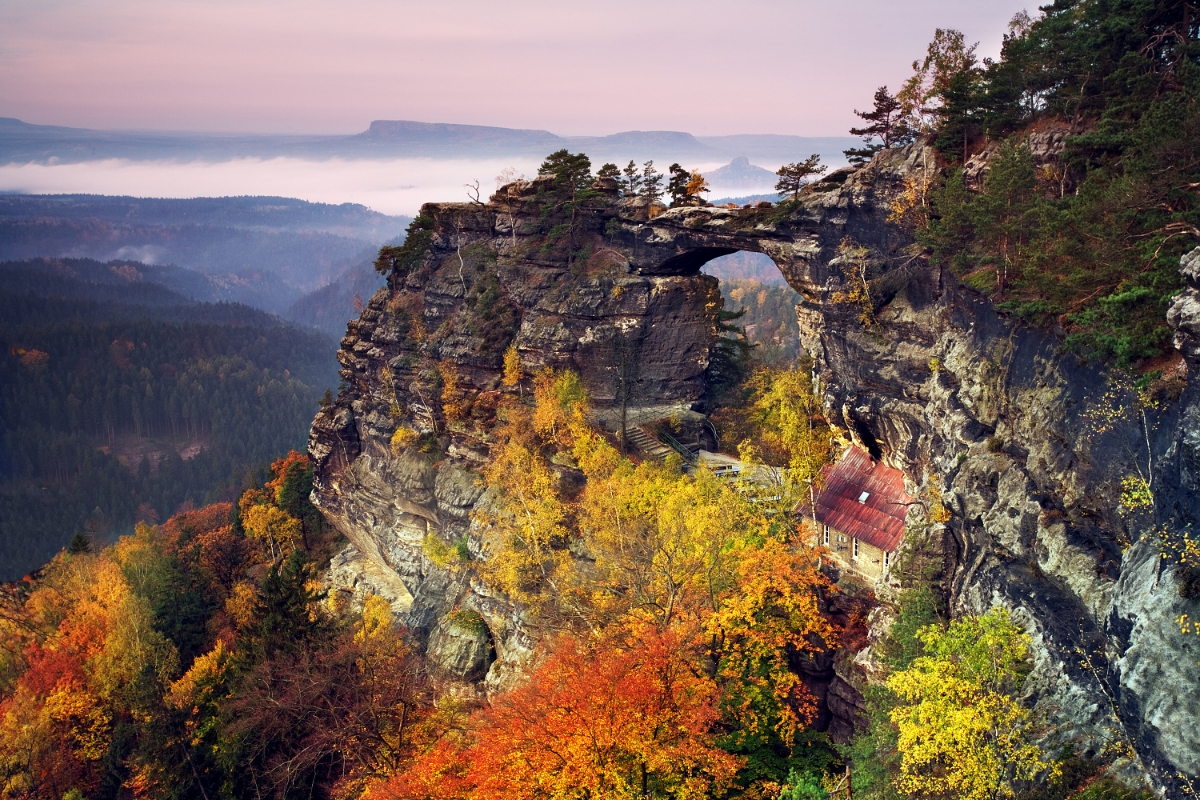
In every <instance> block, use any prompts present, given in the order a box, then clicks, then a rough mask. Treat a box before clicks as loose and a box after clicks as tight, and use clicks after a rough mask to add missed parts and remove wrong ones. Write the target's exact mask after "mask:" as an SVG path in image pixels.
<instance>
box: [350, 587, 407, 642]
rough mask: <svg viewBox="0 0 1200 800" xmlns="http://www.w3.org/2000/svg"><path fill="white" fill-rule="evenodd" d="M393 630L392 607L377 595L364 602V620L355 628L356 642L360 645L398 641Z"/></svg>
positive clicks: (370, 596) (368, 596) (368, 597)
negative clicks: (391, 640)
mask: <svg viewBox="0 0 1200 800" xmlns="http://www.w3.org/2000/svg"><path fill="white" fill-rule="evenodd" d="M397 638H398V637H397V636H396V632H395V630H393V628H392V606H391V604H390V603H388V601H387V600H384V599H383V598H382V597H380V596H379V595H377V594H369V595H367V597H366V599H364V600H363V609H362V618H361V619H360V620H359V622H358V625H357V626H355V631H354V641H356V642H358V643H359V644H369V643H372V642H382V641H384V640H390V639H397Z"/></svg>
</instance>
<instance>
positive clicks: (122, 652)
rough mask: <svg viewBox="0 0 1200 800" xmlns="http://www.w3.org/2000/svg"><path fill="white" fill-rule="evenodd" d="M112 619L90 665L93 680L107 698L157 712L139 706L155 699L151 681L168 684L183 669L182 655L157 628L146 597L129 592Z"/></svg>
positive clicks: (135, 710)
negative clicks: (149, 690)
mask: <svg viewBox="0 0 1200 800" xmlns="http://www.w3.org/2000/svg"><path fill="white" fill-rule="evenodd" d="M110 619H111V628H110V629H109V631H108V636H107V637H105V640H104V647H103V649H102V650H101V651H100V653H99V654H98V655H97V656H96V657H95V658H93V659H92V661H91V664H90V666H91V669H92V676H93V680H94V681H95V683H96V685H97V688H98V689H99V691H100V694H101V696H103V697H105V698H106V699H108V700H110V701H111V700H114V699H117V698H119V699H120V700H121V705H124V706H126V707H129V708H130V709H131V710H132V711H134V712H135V713H136V712H144V713H147V714H150V713H153V710H152V707H151V708H148V709H141V708H139V706H141V705H142V704H143V703H146V702H152V701H151V699H150V698H149V697H147V696H146V694H145V689H146V688H149V687H147V682H150V684H151V685H155V684H157V685H158V686H162V687H165V686H167V685H168V684H169V683H170V681H171V680H173V679H174V677H175V675H176V673H177V672H178V671H179V654H178V653H177V652H176V650H175V646H174V645H173V644H171V640H170V639H168V638H167V637H165V636H163V635H162V634H161V633H159V632H158V631H157V630H155V628H154V614H153V612H152V611H151V610H150V604H149V602H147V601H146V599H145V598H144V597H139V596H137V595H135V594H133V593H132V592H126V593H125V596H124V597H123V598H122V599H121V601H120V603H119V604H117V605H116V607H115V608H114V609H113V614H112V616H111V618H110ZM156 693H157V692H156ZM147 718H148V717H147Z"/></svg>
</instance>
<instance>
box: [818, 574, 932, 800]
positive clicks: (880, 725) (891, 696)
mask: <svg viewBox="0 0 1200 800" xmlns="http://www.w3.org/2000/svg"><path fill="white" fill-rule="evenodd" d="M938 621H939V616H938V612H937V603H936V600H935V598H934V596H933V592H932V591H931V590H930V588H929V587H928V586H926V585H921V586H918V587H916V588H913V589H908V590H906V591H904V592H901V594H900V596H899V597H898V598H897V600H896V619H895V621H894V622H892V625H891V627H890V628H889V629H888V633H887V635H886V636H885V637H883V638H882V639H881V640H880V641H879V642H878V643H877V644H876V645H875V648H874V651H875V652H876V653H877V654H878V657H879V661H880V663H882V664H883V665H884V666H886V667H887V668H888V669H889V670H890V671H899V670H905V669H908V668H909V666H911V665H912V663H913V661H915V660H916V659H917V658H919V657H920V656H922V655H924V652H925V651H924V644H923V642H922V640H921V639H920V638H919V637H918V636H917V633H918V631H920V630H922V629H925V628H927V627H928V626H930V625H934V624H936V623H937V622H938ZM863 696H864V699H865V700H866V706H867V707H866V714H865V717H866V726H865V727H864V728H863V730H862V731H861V732H860V733H858V734H856V735H855V736H854V737H853V738H852V739H851V740H850V743H849V744H848V745H846V746H844V747H843V748H841V753H842V755H843V756H844V757H845V758H846V759H847V760H849V761H850V762H851V764H852V772H851V776H852V777H851V784H852V786H853V788H854V796H855V797H861V798H865V799H866V800H894V799H896V798H899V797H900V795H899V794H898V793H897V792H896V790H895V789H894V788H893V787H892V778H893V777H894V776H895V775H896V774H897V773H898V772H899V769H900V753H899V737H898V732H897V730H896V727H895V725H893V724H892V720H891V712H892V710H893V709H894V708H895V707H896V705H897V702H898V698H897V696H896V695H895V693H893V692H892V691H891V690H890V689H888V688H887V686H882V685H872V686H868V687H867V690H866V691H865V692H864V694H863Z"/></svg>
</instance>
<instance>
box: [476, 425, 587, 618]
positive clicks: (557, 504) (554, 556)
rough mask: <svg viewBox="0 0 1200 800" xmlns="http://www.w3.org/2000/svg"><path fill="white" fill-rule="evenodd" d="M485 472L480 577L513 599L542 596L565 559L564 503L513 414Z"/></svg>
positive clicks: (536, 599)
mask: <svg viewBox="0 0 1200 800" xmlns="http://www.w3.org/2000/svg"><path fill="white" fill-rule="evenodd" d="M502 435H503V436H504V437H505V440H504V442H503V443H502V444H500V445H498V446H496V447H495V448H493V452H492V460H491V462H490V463H489V464H488V467H487V469H486V470H485V471H484V477H485V479H486V481H487V485H488V488H489V489H490V490H492V492H494V500H493V502H492V503H491V507H490V508H487V509H486V510H480V511H478V512H476V520H477V521H478V522H479V523H481V524H482V525H483V526H484V527H485V528H486V533H485V536H484V548H485V550H486V551H487V553H488V558H487V560H486V561H485V562H484V565H483V567H482V572H483V575H484V578H485V580H487V581H488V582H489V583H490V584H491V585H493V586H495V587H497V588H499V589H500V590H501V591H503V592H505V593H506V594H508V595H509V596H510V597H512V598H513V599H515V600H519V601H522V602H528V603H537V602H540V601H542V600H543V599H545V598H546V592H547V590H548V589H550V588H551V587H552V586H553V583H554V579H555V575H556V573H557V572H558V570H559V569H560V567H561V565H562V564H564V563H565V562H566V561H567V560H568V555H567V553H566V551H565V550H564V549H562V548H564V547H565V545H566V541H567V528H566V507H565V505H564V504H563V502H562V500H561V499H560V498H559V496H558V476H557V475H556V474H555V473H554V471H553V470H551V469H550V465H549V464H548V463H547V462H546V460H545V459H544V458H543V457H542V456H541V454H540V453H539V452H538V447H537V441H536V439H535V438H534V437H533V435H532V431H530V430H529V422H528V420H526V419H525V418H524V416H523V415H520V414H518V415H517V416H516V417H515V418H514V419H513V420H512V421H511V422H510V423H509V424H508V425H507V426H506V427H505V429H504V430H503V431H502Z"/></svg>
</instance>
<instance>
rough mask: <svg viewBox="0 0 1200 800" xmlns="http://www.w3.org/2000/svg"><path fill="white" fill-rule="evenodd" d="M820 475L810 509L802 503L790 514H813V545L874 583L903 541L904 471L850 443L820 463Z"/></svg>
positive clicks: (906, 502) (905, 512) (905, 509)
mask: <svg viewBox="0 0 1200 800" xmlns="http://www.w3.org/2000/svg"><path fill="white" fill-rule="evenodd" d="M824 476H825V482H824V484H823V486H822V488H821V491H820V492H819V493H818V494H817V497H816V513H815V514H814V513H813V509H812V508H811V506H809V505H808V504H804V505H803V506H799V507H797V509H796V512H797V513H799V514H802V515H803V516H804V517H805V518H807V519H812V517H814V516H815V517H816V522H817V536H818V542H817V543H818V544H822V545H824V546H825V547H826V548H827V549H828V550H829V555H830V556H831V557H832V558H833V560H834V561H835V562H837V564H838V565H839V566H841V567H843V568H845V569H848V570H850V571H851V572H853V573H856V574H857V575H859V576H860V577H862V578H865V579H866V580H868V581H870V582H871V583H874V582H875V581H877V580H879V578H880V577H881V576H883V574H884V573H885V572H887V570H888V568H889V567H891V564H892V558H893V556H894V554H895V552H896V549H897V548H898V547H899V546H900V543H901V542H902V541H903V540H904V520H905V517H906V516H907V515H908V507H909V506H910V505H912V503H913V499H912V498H911V497H909V496H908V495H907V494H905V492H904V473H902V472H901V471H900V470H898V469H892V468H891V467H889V466H887V465H886V464H883V463H881V462H878V461H874V460H873V459H872V458H871V456H870V454H869V453H867V451H865V450H862V449H860V448H858V447H851V448H850V449H849V450H847V451H846V454H845V455H843V456H842V458H841V460H839V461H838V462H837V463H836V464H833V465H830V466H827V467H825V470H824Z"/></svg>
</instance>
